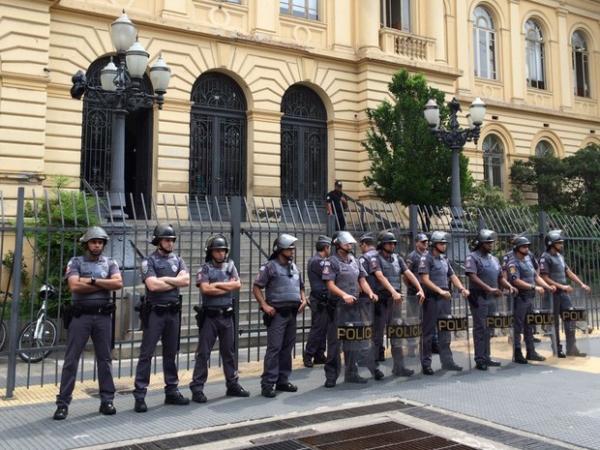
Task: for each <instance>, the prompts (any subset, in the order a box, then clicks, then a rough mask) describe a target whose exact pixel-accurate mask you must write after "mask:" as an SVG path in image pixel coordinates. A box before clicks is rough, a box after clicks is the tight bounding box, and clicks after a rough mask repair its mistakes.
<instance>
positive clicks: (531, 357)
mask: <svg viewBox="0 0 600 450" xmlns="http://www.w3.org/2000/svg"><path fill="white" fill-rule="evenodd" d="M527 360H528V361H546V358H544V357H543V356H542V355H540V354H539V353H538V352H536V351H535V350H534V351H533V352H527Z"/></svg>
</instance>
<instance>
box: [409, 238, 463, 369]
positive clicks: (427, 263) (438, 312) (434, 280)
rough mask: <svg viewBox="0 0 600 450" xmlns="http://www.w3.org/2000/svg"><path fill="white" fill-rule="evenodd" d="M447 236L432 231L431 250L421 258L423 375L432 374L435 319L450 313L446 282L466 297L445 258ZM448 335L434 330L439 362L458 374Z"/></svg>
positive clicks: (450, 296) (450, 297) (449, 297)
mask: <svg viewBox="0 0 600 450" xmlns="http://www.w3.org/2000/svg"><path fill="white" fill-rule="evenodd" d="M447 247H448V235H447V234H446V233H444V232H443V231H434V232H433V233H432V234H431V251H430V252H428V253H426V254H425V255H423V256H422V257H421V261H420V263H419V274H420V275H421V285H422V286H423V287H424V288H425V302H424V303H423V337H422V340H421V366H422V369H423V374H425V375H433V369H432V368H431V353H432V352H431V341H432V337H433V334H434V331H435V328H436V323H437V319H438V318H441V317H448V316H449V315H450V314H451V311H452V310H451V304H450V301H451V299H452V293H451V292H450V285H449V283H448V280H450V281H451V282H452V284H453V285H454V287H455V288H457V289H458V290H459V291H460V294H461V295H462V296H463V297H465V298H466V297H468V296H469V291H468V290H467V289H465V287H464V286H463V285H462V283H461V282H460V280H459V279H458V277H457V276H456V275H455V273H454V270H453V269H452V266H450V262H449V261H448V258H447V257H446V254H445V253H446V249H447ZM450 339H451V337H450V332H449V331H438V342H439V351H440V361H441V363H442V369H445V370H455V371H461V370H462V367H460V366H459V365H457V364H456V363H455V362H454V359H453V358H452V351H451V350H450Z"/></svg>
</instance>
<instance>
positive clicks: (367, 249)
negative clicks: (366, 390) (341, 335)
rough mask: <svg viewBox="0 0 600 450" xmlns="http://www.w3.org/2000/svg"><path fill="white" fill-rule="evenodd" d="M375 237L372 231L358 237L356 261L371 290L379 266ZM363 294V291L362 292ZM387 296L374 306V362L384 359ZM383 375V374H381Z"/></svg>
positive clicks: (396, 298)
mask: <svg viewBox="0 0 600 450" xmlns="http://www.w3.org/2000/svg"><path fill="white" fill-rule="evenodd" d="M376 242H377V238H376V236H375V234H374V233H371V232H367V233H364V234H363V235H362V236H360V237H359V238H358V246H359V247H360V251H361V253H362V254H361V256H360V257H359V258H358V262H359V263H360V265H361V266H363V268H364V269H365V272H366V273H367V283H369V286H370V287H371V290H372V291H373V292H376V293H377V291H378V290H379V283H378V282H377V278H376V277H375V272H374V270H375V269H377V268H379V269H380V266H379V252H378V251H377V248H376V247H375V244H376ZM363 295H364V293H363ZM401 299H402V295H401V294H400V293H399V292H396V295H395V296H393V298H392V300H393V301H398V302H399V301H400V300H401ZM388 300H389V296H386V297H385V298H383V299H382V298H381V297H380V298H379V300H378V301H377V303H375V306H374V312H375V314H374V318H373V350H374V355H375V362H382V361H385V345H384V343H383V333H384V328H385V324H386V323H387V322H388V314H389V312H391V307H388ZM381 375H383V374H381Z"/></svg>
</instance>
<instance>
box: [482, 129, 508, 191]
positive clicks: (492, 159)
mask: <svg viewBox="0 0 600 450" xmlns="http://www.w3.org/2000/svg"><path fill="white" fill-rule="evenodd" d="M503 165H504V145H503V144H502V141H501V140H500V138H499V137H498V136H496V135H495V134H488V135H487V136H486V137H485V139H484V140H483V179H484V180H485V182H486V183H487V184H488V185H489V186H492V187H499V188H501V189H502V185H503V180H502V173H503V171H504V170H503Z"/></svg>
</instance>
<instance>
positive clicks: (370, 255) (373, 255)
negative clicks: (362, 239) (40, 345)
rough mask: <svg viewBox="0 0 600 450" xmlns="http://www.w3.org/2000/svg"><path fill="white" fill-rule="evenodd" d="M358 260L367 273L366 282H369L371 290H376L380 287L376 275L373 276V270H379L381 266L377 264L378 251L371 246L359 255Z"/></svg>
mask: <svg viewBox="0 0 600 450" xmlns="http://www.w3.org/2000/svg"><path fill="white" fill-rule="evenodd" d="M358 262H359V264H360V265H361V266H362V267H363V269H364V270H365V272H366V273H367V282H368V283H369V286H371V290H372V291H373V292H377V291H378V290H379V289H380V287H379V281H377V277H375V270H381V266H380V265H379V252H378V251H377V250H376V249H374V248H373V249H371V250H369V251H367V252H365V253H363V254H362V255H360V256H359V258H358Z"/></svg>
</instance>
